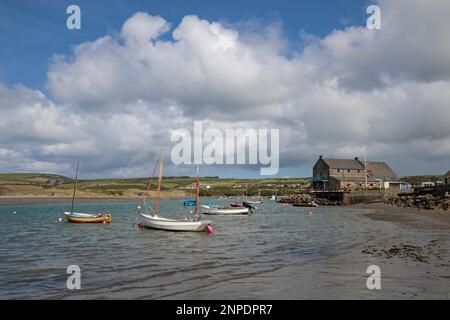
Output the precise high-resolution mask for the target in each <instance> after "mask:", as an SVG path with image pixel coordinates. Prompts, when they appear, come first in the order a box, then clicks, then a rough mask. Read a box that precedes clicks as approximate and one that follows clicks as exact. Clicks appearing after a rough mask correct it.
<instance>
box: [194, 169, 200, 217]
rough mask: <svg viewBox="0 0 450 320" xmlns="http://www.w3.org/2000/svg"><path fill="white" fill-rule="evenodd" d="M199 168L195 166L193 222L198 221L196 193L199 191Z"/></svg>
mask: <svg viewBox="0 0 450 320" xmlns="http://www.w3.org/2000/svg"><path fill="white" fill-rule="evenodd" d="M199 172H200V170H199V167H198V166H197V180H196V182H195V190H196V191H195V214H194V221H198V193H199V189H200V183H199Z"/></svg>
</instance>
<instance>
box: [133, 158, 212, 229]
mask: <svg viewBox="0 0 450 320" xmlns="http://www.w3.org/2000/svg"><path fill="white" fill-rule="evenodd" d="M163 159H164V153H163V151H161V155H160V158H159V179H158V189H157V191H156V203H155V209H154V210H153V209H152V211H154V214H151V213H150V212H147V213H142V212H139V217H140V222H141V223H140V224H141V225H142V226H143V227H145V228H150V229H159V230H166V231H185V232H188V231H193V232H201V231H207V232H208V233H212V232H213V231H214V229H213V226H212V224H213V222H212V221H210V220H204V219H201V220H200V219H199V214H198V213H199V212H198V202H199V197H198V194H199V189H200V188H199V168H198V166H197V180H196V195H195V200H191V201H192V204H193V205H194V206H195V213H194V218H193V219H189V220H188V219H185V220H175V219H167V218H163V217H161V216H159V212H160V209H159V199H160V194H161V184H162V177H163ZM157 165H158V164H157ZM155 170H156V167H155ZM153 175H154V174H153ZM152 180H153V176H152V177H151V179H150V181H149V183H148V186H147V192H146V195H144V197H143V205H144V209H147V207H146V204H145V198H146V197H147V196H148V194H149V191H150V188H151V184H152ZM138 209H141V207H138Z"/></svg>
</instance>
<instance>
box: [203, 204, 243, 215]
mask: <svg viewBox="0 0 450 320" xmlns="http://www.w3.org/2000/svg"><path fill="white" fill-rule="evenodd" d="M201 207H202V211H203V214H211V215H223V216H233V215H248V214H249V213H250V209H249V208H231V207H230V208H218V207H215V206H211V205H202V206H201Z"/></svg>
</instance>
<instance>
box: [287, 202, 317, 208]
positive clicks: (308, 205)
mask: <svg viewBox="0 0 450 320" xmlns="http://www.w3.org/2000/svg"><path fill="white" fill-rule="evenodd" d="M292 206H293V207H300V208H317V207H318V206H319V205H318V204H317V203H315V202H307V203H305V202H301V203H293V204H292Z"/></svg>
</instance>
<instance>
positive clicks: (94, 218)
mask: <svg viewBox="0 0 450 320" xmlns="http://www.w3.org/2000/svg"><path fill="white" fill-rule="evenodd" d="M64 215H65V216H66V218H67V220H68V221H69V222H73V223H111V221H112V217H111V215H110V214H91V213H71V212H64Z"/></svg>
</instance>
